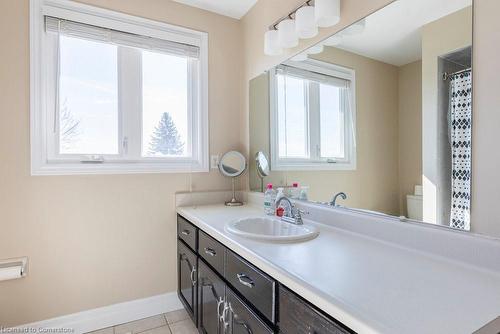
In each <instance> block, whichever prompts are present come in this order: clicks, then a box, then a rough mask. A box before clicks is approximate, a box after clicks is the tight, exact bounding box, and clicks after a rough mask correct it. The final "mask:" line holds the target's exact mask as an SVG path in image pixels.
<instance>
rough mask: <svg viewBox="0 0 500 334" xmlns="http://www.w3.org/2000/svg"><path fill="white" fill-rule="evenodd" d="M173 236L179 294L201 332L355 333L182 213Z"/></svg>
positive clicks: (249, 333) (261, 333) (213, 333)
mask: <svg viewBox="0 0 500 334" xmlns="http://www.w3.org/2000/svg"><path fill="white" fill-rule="evenodd" d="M177 235H178V241H177V249H178V273H179V290H178V294H179V298H180V299H181V301H182V303H183V304H184V306H185V308H186V310H187V311H188V312H189V313H190V315H191V317H192V318H193V320H194V322H195V323H196V325H197V327H198V331H199V332H200V333H201V334H273V333H281V334H346V333H354V332H353V331H351V330H349V329H348V328H346V327H345V326H343V325H342V324H340V323H339V322H337V321H335V320H333V319H331V318H330V317H327V316H326V315H324V314H323V313H322V312H320V311H318V310H317V309H316V308H315V307H313V306H312V305H311V304H309V303H308V302H306V301H305V300H303V299H302V298H300V297H299V296H297V295H296V294H295V293H293V292H292V291H290V290H288V289H287V288H285V287H284V286H282V285H280V284H278V282H277V281H276V280H274V279H273V278H272V277H270V276H269V275H267V274H266V273H264V272H263V271H261V270H260V269H258V268H257V267H255V266H254V265H252V264H251V263H249V262H248V261H246V260H245V259H243V258H242V257H241V256H239V255H238V254H236V253H234V252H232V251H230V250H229V249H227V248H226V247H225V246H224V245H222V244H221V243H220V242H218V241H217V240H215V239H214V238H212V237H211V236H209V235H208V234H207V233H205V232H203V231H202V230H200V229H198V228H197V227H195V226H194V225H193V224H191V223H190V222H189V221H187V220H186V219H184V218H183V217H181V216H178V218H177ZM278 315H279V316H278Z"/></svg>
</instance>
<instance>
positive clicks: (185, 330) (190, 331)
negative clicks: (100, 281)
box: [88, 309, 198, 334]
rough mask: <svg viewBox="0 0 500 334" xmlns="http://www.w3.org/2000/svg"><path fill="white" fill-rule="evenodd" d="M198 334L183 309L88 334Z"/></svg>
mask: <svg viewBox="0 0 500 334" xmlns="http://www.w3.org/2000/svg"><path fill="white" fill-rule="evenodd" d="M138 333H141V334H197V333H198V331H197V330H196V327H195V326H194V324H193V321H192V320H191V318H190V317H189V315H188V314H187V312H186V311H185V310H184V309H182V310H178V311H173V312H170V313H166V314H160V315H156V316H154V317H150V318H145V319H141V320H136V321H132V322H128V323H126V324H121V325H117V326H114V327H109V328H104V329H100V330H98V331H95V332H90V333H88V334H138Z"/></svg>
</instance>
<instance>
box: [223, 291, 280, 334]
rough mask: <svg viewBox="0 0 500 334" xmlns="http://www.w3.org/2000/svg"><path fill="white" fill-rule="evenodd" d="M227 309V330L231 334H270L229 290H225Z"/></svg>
mask: <svg viewBox="0 0 500 334" xmlns="http://www.w3.org/2000/svg"><path fill="white" fill-rule="evenodd" d="M226 302H227V307H228V308H229V314H228V317H227V321H228V329H229V330H230V333H232V334H272V333H274V331H273V330H272V329H270V328H269V327H268V326H267V325H266V324H265V323H264V322H263V321H262V320H260V318H259V317H258V316H257V315H256V314H255V313H254V312H253V311H252V310H251V309H250V307H248V306H247V305H245V303H244V302H243V301H242V300H241V299H240V298H239V297H238V296H237V295H236V294H235V293H234V292H233V291H232V290H231V289H227V290H226Z"/></svg>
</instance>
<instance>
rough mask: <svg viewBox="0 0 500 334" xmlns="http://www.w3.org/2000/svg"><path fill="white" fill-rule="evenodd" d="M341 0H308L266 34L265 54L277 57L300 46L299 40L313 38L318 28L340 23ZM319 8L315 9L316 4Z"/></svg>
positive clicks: (271, 27)
mask: <svg viewBox="0 0 500 334" xmlns="http://www.w3.org/2000/svg"><path fill="white" fill-rule="evenodd" d="M340 1H341V0H307V1H306V2H304V3H302V4H301V5H300V6H298V7H296V8H295V9H294V10H293V11H291V12H290V13H289V14H288V15H286V16H284V17H282V18H280V19H279V20H277V21H276V22H275V23H273V24H272V25H271V26H270V27H269V30H268V31H267V32H266V33H265V34H264V53H265V54H266V55H268V56H277V55H281V54H282V53H283V49H284V48H293V47H295V46H297V45H298V39H299V38H312V37H314V36H316V35H317V34H318V26H320V27H330V26H332V25H334V24H336V23H338V22H339V21H340ZM316 3H317V4H318V5H319V8H318V9H316V8H315V4H316ZM292 28H293V29H292Z"/></svg>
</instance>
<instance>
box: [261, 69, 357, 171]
mask: <svg viewBox="0 0 500 334" xmlns="http://www.w3.org/2000/svg"><path fill="white" fill-rule="evenodd" d="M283 65H284V66H289V67H291V68H296V69H298V70H299V71H307V72H311V73H312V74H313V75H314V74H318V75H323V76H328V77H332V78H333V79H341V80H345V81H347V82H348V91H349V93H348V94H346V95H347V97H346V99H345V102H346V103H348V106H344V108H345V109H344V128H343V130H344V154H345V157H344V158H343V159H341V158H338V159H331V158H328V159H321V158H320V157H319V155H320V154H316V155H313V154H309V157H307V158H282V157H280V152H279V146H280V143H279V138H280V133H279V110H278V97H277V75H278V70H279V69H278V68H279V66H277V67H275V68H273V69H271V70H270V71H269V110H270V151H271V154H270V155H271V161H270V164H271V170H274V171H301V170H304V171H307V170H356V73H355V70H354V69H351V68H347V67H344V66H340V65H336V64H331V63H327V62H323V61H319V60H313V59H308V60H305V61H301V62H294V61H287V62H284V63H283ZM306 90H307V89H306ZM307 99H308V97H307V96H306V100H307ZM307 103H308V104H309V102H307ZM318 105H319V102H318ZM306 108H307V107H306ZM316 116H318V117H319V115H316ZM307 123H308V124H307V126H308V127H309V128H308V129H307V130H306V133H308V134H309V135H311V133H312V132H313V133H314V131H316V130H315V129H312V128H311V125H310V123H311V122H309V120H308V121H307ZM317 132H318V133H317V137H319V128H318V129H317ZM316 141H317V140H316ZM307 142H308V153H310V152H311V151H313V148H312V145H315V144H314V142H312V141H311V139H310V138H308V139H307ZM316 150H319V148H316ZM311 156H312V157H313V158H311Z"/></svg>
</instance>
